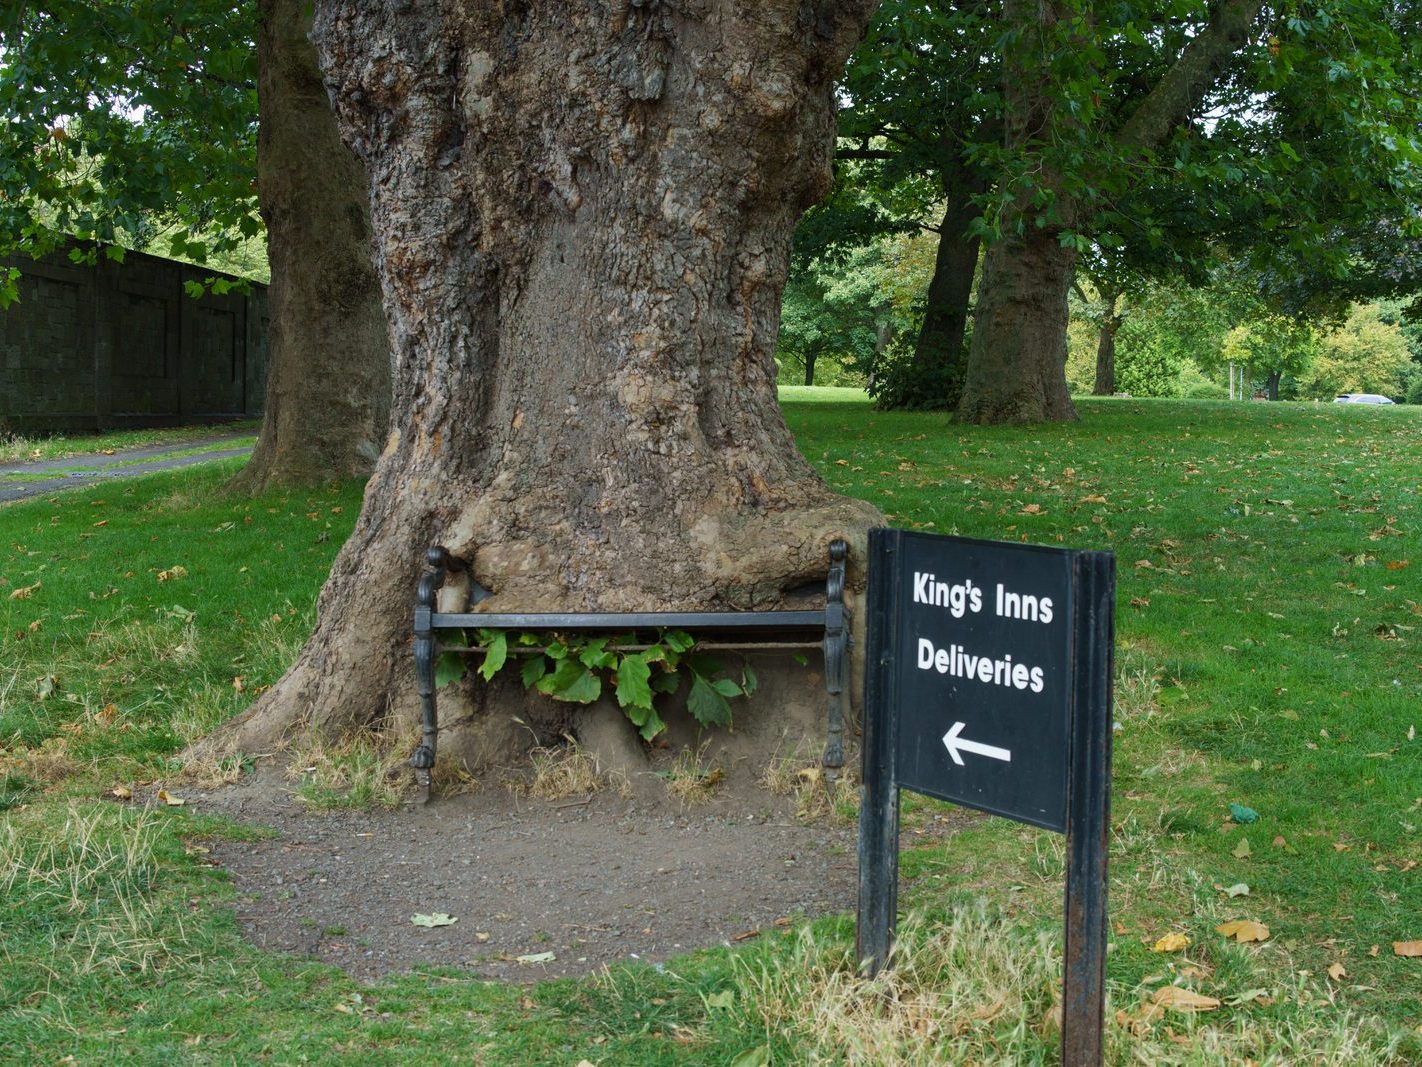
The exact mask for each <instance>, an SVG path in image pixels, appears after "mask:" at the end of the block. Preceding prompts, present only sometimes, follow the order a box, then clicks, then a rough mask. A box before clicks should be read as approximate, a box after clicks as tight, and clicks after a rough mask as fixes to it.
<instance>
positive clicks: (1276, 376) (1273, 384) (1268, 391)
mask: <svg viewBox="0 0 1422 1067" xmlns="http://www.w3.org/2000/svg"><path fill="white" fill-rule="evenodd" d="M1283 379H1284V372H1283V371H1281V370H1271V371H1270V372H1269V376H1268V377H1267V378H1265V379H1264V395H1265V396H1267V397H1268V398H1269V399H1270V400H1278V399H1279V383H1280V382H1281V381H1283Z"/></svg>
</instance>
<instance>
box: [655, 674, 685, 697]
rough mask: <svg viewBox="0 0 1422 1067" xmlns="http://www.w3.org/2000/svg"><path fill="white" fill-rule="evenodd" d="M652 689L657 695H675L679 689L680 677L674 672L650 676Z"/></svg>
mask: <svg viewBox="0 0 1422 1067" xmlns="http://www.w3.org/2000/svg"><path fill="white" fill-rule="evenodd" d="M652 688H653V689H654V690H656V691H657V692H658V693H675V692H676V691H677V690H678V689H680V688H681V675H679V674H677V673H676V672H675V671H661V672H659V673H657V674H654V675H652Z"/></svg>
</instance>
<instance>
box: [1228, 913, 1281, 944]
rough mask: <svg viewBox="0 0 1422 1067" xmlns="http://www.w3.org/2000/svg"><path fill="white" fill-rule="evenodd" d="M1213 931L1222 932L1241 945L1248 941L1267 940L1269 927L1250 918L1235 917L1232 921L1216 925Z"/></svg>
mask: <svg viewBox="0 0 1422 1067" xmlns="http://www.w3.org/2000/svg"><path fill="white" fill-rule="evenodd" d="M1215 932H1216V933H1221V934H1224V935H1225V937H1227V938H1232V939H1234V940H1235V941H1238V942H1239V943H1240V944H1241V945H1242V944H1245V943H1247V942H1249V941H1268V940H1269V928H1268V927H1267V926H1265V925H1264V924H1263V923H1257V922H1254V921H1253V920H1250V919H1237V920H1235V921H1234V922H1230V923H1224V924H1222V925H1220V926H1216V927H1215Z"/></svg>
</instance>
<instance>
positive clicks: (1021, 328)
mask: <svg viewBox="0 0 1422 1067" xmlns="http://www.w3.org/2000/svg"><path fill="white" fill-rule="evenodd" d="M1075 267H1076V249H1074V248H1070V247H1064V246H1062V244H1061V243H1060V242H1059V241H1058V240H1057V235H1056V233H1055V232H1053V231H1052V230H1051V229H1040V230H1038V229H1031V230H1028V231H1027V232H1026V233H1025V234H1023V235H1021V236H1017V237H1012V238H1005V239H1003V240H1000V241H998V242H997V243H996V244H993V245H990V246H989V247H988V250H987V255H986V256H985V257H984V259H983V276H982V282H981V284H980V285H979V287H978V308H977V313H976V315H975V317H974V323H973V344H972V349H971V352H970V354H969V357H968V376H967V379H966V381H965V382H964V383H963V397H962V399H961V400H960V401H959V403H958V408H957V411H956V412H955V413H954V417H955V418H956V419H958V420H959V421H960V422H975V423H984V424H991V423H1021V422H1069V421H1072V420H1074V419H1075V418H1076V417H1077V416H1076V408H1075V407H1074V406H1073V405H1072V402H1071V393H1070V391H1069V390H1068V388H1067V380H1066V327H1067V294H1068V293H1069V292H1070V291H1071V282H1072V274H1073V271H1074V270H1075Z"/></svg>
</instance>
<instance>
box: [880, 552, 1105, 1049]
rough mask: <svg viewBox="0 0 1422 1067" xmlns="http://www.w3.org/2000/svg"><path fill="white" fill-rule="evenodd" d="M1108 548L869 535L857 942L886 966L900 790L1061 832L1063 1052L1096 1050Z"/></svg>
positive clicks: (1100, 1009) (1100, 1006)
mask: <svg viewBox="0 0 1422 1067" xmlns="http://www.w3.org/2000/svg"><path fill="white" fill-rule="evenodd" d="M1114 603H1115V560H1114V557H1113V556H1112V555H1111V554H1110V553H1105V552H1084V551H1076V550H1070V549H1057V548H1047V547H1042V546H1037V545H1022V544H1014V543H1008V542H996V541H980V540H971V539H967V538H958V537H944V536H941V535H936V534H922V533H914V532H910V531H905V530H894V529H878V530H872V531H870V535H869V595H868V628H869V635H868V636H869V641H868V656H867V670H868V673H867V677H866V682H865V716H864V798H863V804H862V806H861V809H860V833H859V927H858V954H859V959H860V960H861V961H863V962H864V965H865V968H866V969H867V971H868V972H869V973H870V974H873V973H876V972H877V971H878V970H879V969H880V968H882V967H884V966H886V965H888V964H889V963H890V962H891V956H892V951H893V936H894V923H895V919H896V915H897V908H898V901H897V897H898V821H899V791H900V789H901V788H902V789H910V790H913V791H914V792H916V793H923V794H925V795H927V796H933V797H938V798H939V799H942V800H949V801H953V802H954V803H958V804H963V805H966V806H968V807H972V808H977V809H979V810H981V811H986V812H989V813H991V814H994V815H1001V816H1004V817H1005V818H1009V819H1015V820H1017V821H1018V822H1025V823H1030V824H1031V825H1033V826H1040V827H1043V828H1045V829H1048V830H1055V831H1057V832H1059V833H1065V834H1066V835H1067V879H1066V958H1065V968H1064V975H1063V984H1064V991H1063V999H1062V1055H1063V1063H1064V1064H1068V1065H1078V1064H1081V1065H1085V1064H1095V1063H1099V1062H1100V1061H1101V1051H1102V1046H1101V1034H1102V1022H1103V1013H1104V1007H1105V974H1106V972H1105V962H1106V845H1107V832H1108V815H1109V791H1110V769H1111V720H1110V714H1111V711H1110V709H1111V671H1112V662H1111V661H1112V643H1113V632H1112V625H1113V607H1114Z"/></svg>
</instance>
